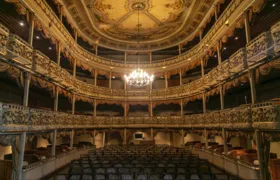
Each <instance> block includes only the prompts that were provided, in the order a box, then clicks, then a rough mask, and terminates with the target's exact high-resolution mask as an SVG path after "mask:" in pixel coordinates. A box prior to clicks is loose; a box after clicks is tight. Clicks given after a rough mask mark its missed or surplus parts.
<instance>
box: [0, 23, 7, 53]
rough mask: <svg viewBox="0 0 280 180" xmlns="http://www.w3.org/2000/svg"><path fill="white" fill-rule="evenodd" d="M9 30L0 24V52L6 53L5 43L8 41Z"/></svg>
mask: <svg viewBox="0 0 280 180" xmlns="http://www.w3.org/2000/svg"><path fill="white" fill-rule="evenodd" d="M8 36H9V30H8V29H7V28H6V27H4V26H3V25H2V24H0V54H2V55H6V48H5V47H6V45H7V42H8Z"/></svg>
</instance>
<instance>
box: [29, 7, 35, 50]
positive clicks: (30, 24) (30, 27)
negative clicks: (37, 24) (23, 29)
mask: <svg viewBox="0 0 280 180" xmlns="http://www.w3.org/2000/svg"><path fill="white" fill-rule="evenodd" d="M29 16H30V21H29V32H28V44H29V45H30V46H33V36H34V16H35V15H34V13H33V12H29Z"/></svg>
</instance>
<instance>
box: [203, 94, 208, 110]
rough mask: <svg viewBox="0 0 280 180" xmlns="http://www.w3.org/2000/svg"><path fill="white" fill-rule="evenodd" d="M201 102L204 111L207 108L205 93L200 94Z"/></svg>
mask: <svg viewBox="0 0 280 180" xmlns="http://www.w3.org/2000/svg"><path fill="white" fill-rule="evenodd" d="M202 103H203V113H206V111H207V109H206V94H205V93H203V94H202Z"/></svg>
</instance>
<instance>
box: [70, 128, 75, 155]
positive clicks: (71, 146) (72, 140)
mask: <svg viewBox="0 0 280 180" xmlns="http://www.w3.org/2000/svg"><path fill="white" fill-rule="evenodd" d="M74 135H75V131H74V129H72V130H71V134H70V149H71V150H72V149H73V144H74Z"/></svg>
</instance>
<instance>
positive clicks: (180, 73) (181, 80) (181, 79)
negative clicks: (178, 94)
mask: <svg viewBox="0 0 280 180" xmlns="http://www.w3.org/2000/svg"><path fill="white" fill-rule="evenodd" d="M179 76H180V86H181V85H182V84H183V78H182V69H180V72H179Z"/></svg>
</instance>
